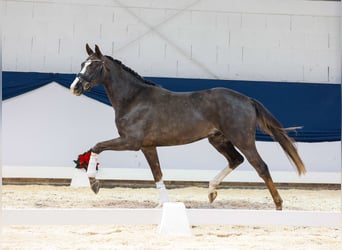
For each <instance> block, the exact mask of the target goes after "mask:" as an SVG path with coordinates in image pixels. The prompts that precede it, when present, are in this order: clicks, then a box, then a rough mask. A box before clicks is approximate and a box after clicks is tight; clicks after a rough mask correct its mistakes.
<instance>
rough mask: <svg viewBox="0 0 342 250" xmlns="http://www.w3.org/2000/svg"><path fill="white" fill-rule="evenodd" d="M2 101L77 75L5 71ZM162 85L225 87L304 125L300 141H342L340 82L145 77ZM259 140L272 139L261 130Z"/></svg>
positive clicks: (95, 93) (99, 92) (96, 91)
mask: <svg viewBox="0 0 342 250" xmlns="http://www.w3.org/2000/svg"><path fill="white" fill-rule="evenodd" d="M2 77H3V79H2V80H3V81H2V98H3V100H6V99H9V98H13V97H15V96H18V95H21V94H24V93H26V92H28V91H32V90H34V89H36V88H39V87H42V86H44V85H46V84H49V83H51V82H57V83H59V84H60V85H62V86H64V87H66V88H69V86H70V84H71V83H72V81H73V80H74V78H75V74H55V73H35V72H3V73H2ZM145 79H146V80H149V81H151V82H155V83H156V84H158V85H160V86H162V87H163V88H166V89H169V90H171V91H176V92H184V91H196V90H203V89H209V88H214V87H226V88H230V89H233V90H235V91H238V92H240V93H243V94H245V95H247V96H249V97H252V98H254V99H257V100H259V101H260V102H262V103H263V104H264V105H265V106H266V107H267V108H268V109H269V110H270V111H271V112H272V113H273V115H274V116H275V117H276V118H277V119H278V120H279V121H280V122H281V123H282V124H283V126H284V127H299V126H300V127H303V128H302V129H298V130H297V131H295V132H290V133H289V135H290V136H291V137H293V138H294V139H295V140H296V141H300V142H322V141H340V140H341V86H340V84H317V83H288V82H253V81H235V80H210V79H184V78H164V77H145ZM85 95H86V96H88V97H90V98H93V99H95V100H98V101H100V102H102V103H104V104H107V105H111V104H110V102H109V100H108V98H107V96H106V93H105V90H104V88H103V87H102V86H98V87H95V88H93V89H91V91H89V92H87V93H85ZM256 139H257V140H259V141H271V140H272V139H271V138H270V137H269V136H268V135H266V134H264V133H263V132H261V131H257V133H256Z"/></svg>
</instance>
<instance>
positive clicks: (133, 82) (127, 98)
mask: <svg viewBox="0 0 342 250" xmlns="http://www.w3.org/2000/svg"><path fill="white" fill-rule="evenodd" d="M112 74H115V72H113V73H112ZM139 81H140V80H139V79H137V78H135V77H134V76H132V75H130V73H129V72H126V71H124V70H122V72H120V73H118V74H115V75H112V77H111V78H110V79H109V80H108V81H106V83H105V85H104V86H105V89H106V92H107V96H108V98H109V99H110V101H111V103H112V106H113V108H114V109H115V111H116V112H118V111H119V110H120V109H122V108H123V107H125V106H127V105H129V102H131V101H132V100H133V99H134V97H135V96H136V95H137V94H138V93H139V92H141V91H142V90H143V89H144V88H146V86H144V84H143V83H139Z"/></svg>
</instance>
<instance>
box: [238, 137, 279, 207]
mask: <svg viewBox="0 0 342 250" xmlns="http://www.w3.org/2000/svg"><path fill="white" fill-rule="evenodd" d="M239 149H240V150H241V152H242V153H243V154H244V155H245V156H246V158H247V160H248V161H249V163H250V164H251V165H252V166H253V167H254V168H255V170H256V171H257V173H258V174H259V176H260V177H261V178H262V179H263V180H264V182H265V184H266V186H267V188H268V190H269V191H270V193H271V195H272V198H273V201H274V204H275V206H276V209H277V210H282V206H283V200H282V199H281V197H280V195H279V193H278V190H277V188H276V186H275V185H274V183H273V180H272V177H271V174H270V172H269V170H268V167H267V165H266V163H265V162H264V161H263V160H262V159H261V157H260V155H259V153H258V151H257V149H256V147H255V143H253V145H251V146H249V147H239Z"/></svg>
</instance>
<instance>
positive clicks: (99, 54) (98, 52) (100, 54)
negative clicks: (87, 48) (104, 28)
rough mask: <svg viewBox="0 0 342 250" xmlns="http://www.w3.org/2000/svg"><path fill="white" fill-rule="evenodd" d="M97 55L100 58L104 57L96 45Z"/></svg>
mask: <svg viewBox="0 0 342 250" xmlns="http://www.w3.org/2000/svg"><path fill="white" fill-rule="evenodd" d="M95 53H96V55H97V56H98V57H100V58H101V57H102V56H103V55H102V52H101V51H100V48H99V46H97V44H95Z"/></svg>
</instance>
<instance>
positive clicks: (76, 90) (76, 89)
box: [70, 44, 105, 96]
mask: <svg viewBox="0 0 342 250" xmlns="http://www.w3.org/2000/svg"><path fill="white" fill-rule="evenodd" d="M86 50H87V53H88V55H89V56H88V58H87V60H85V61H84V62H83V63H82V64H81V71H80V72H79V73H78V74H77V76H76V78H75V80H74V81H73V82H72V84H71V85H70V90H71V92H72V93H73V94H74V95H77V96H79V95H81V94H83V92H85V91H87V90H90V89H91V88H92V87H94V86H96V85H99V84H100V83H101V81H102V80H103V78H104V63H105V61H104V56H103V55H102V53H101V51H100V49H99V47H98V46H97V45H95V52H94V51H93V50H92V49H91V48H90V47H89V45H88V44H86Z"/></svg>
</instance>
